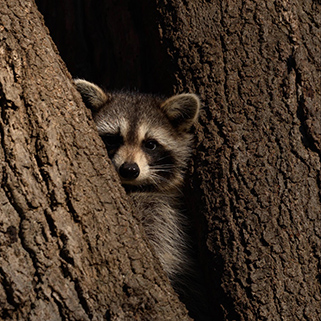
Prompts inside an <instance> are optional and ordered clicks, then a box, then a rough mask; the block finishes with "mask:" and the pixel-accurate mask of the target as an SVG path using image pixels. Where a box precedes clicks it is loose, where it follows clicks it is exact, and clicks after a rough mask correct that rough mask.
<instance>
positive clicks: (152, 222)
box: [130, 193, 189, 281]
mask: <svg viewBox="0 0 321 321" xmlns="http://www.w3.org/2000/svg"><path fill="white" fill-rule="evenodd" d="M130 196H131V198H132V200H133V202H134V205H135V208H136V215H137V216H138V218H139V219H140V221H141V223H142V225H143V227H144V230H145V234H146V236H147V237H148V239H149V241H150V243H151V244H152V246H153V247H154V250H155V253H156V255H157V256H158V258H159V260H160V262H161V264H162V266H163V268H164V270H165V272H166V273H167V275H168V277H169V278H170V280H172V281H174V280H175V276H177V274H180V273H182V272H183V271H184V269H186V267H187V266H188V265H189V264H188V259H187V253H186V252H187V251H186V250H187V241H186V235H185V233H184V228H185V227H186V223H185V218H184V216H183V215H181V214H180V211H178V209H177V199H176V198H175V197H171V196H166V195H160V194H151V193H132V194H130Z"/></svg>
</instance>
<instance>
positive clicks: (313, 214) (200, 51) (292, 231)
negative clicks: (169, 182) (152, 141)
mask: <svg viewBox="0 0 321 321" xmlns="http://www.w3.org/2000/svg"><path fill="white" fill-rule="evenodd" d="M158 8H159V12H160V16H161V18H160V25H161V31H162V35H163V38H162V40H163V41H164V43H165V45H166V46H167V47H168V48H170V50H169V51H170V55H171V56H172V58H173V60H174V61H175V62H176V66H177V69H176V71H175V74H174V75H175V77H176V89H177V91H183V90H191V91H197V92H199V94H200V95H201V97H202V98H203V101H204V110H203V114H202V118H201V125H202V126H201V127H200V128H198V141H197V152H196V155H195V164H194V168H195V169H194V173H193V178H194V180H193V185H192V188H193V191H194V193H190V195H189V199H190V200H192V203H194V204H197V205H199V206H195V207H194V213H196V214H197V215H200V216H202V215H204V216H205V218H206V222H207V227H206V232H205V233H206V235H205V236H204V242H203V246H204V244H206V245H207V249H208V250H209V253H208V252H207V253H208V254H207V255H206V257H205V258H204V257H203V259H205V262H206V265H207V266H208V273H209V278H210V280H211V282H210V284H211V285H212V293H213V297H212V298H213V299H212V300H213V301H212V303H213V306H214V305H215V303H216V306H217V307H218V306H221V307H222V308H223V313H224V317H223V319H224V320H320V315H321V302H320V300H321V297H320V252H321V243H320V237H321V234H320V233H321V223H320V222H321V215H320V214H321V203H320V144H321V135H320V134H321V133H320V120H321V114H320V113H321V94H320V88H321V81H320V80H321V77H320V70H321V66H320V56H321V33H320V27H321V20H320V9H321V5H320V2H317V1H302V2H298V1H275V2H271V1H267V2H266V1H264V2H262V1H214V2H208V1H198V2H197V3H196V2H193V1H180V0H177V1H176V0H173V1H161V0H160V1H158ZM203 230H204V229H203ZM204 256H205V255H204Z"/></svg>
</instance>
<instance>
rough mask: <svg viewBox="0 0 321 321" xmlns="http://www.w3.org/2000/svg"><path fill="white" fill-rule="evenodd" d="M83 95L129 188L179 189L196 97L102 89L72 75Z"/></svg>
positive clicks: (197, 106)
mask: <svg viewBox="0 0 321 321" xmlns="http://www.w3.org/2000/svg"><path fill="white" fill-rule="evenodd" d="M75 84H76V86H77V89H78V91H79V92H80V93H81V95H82V98H83V100H84V102H85V104H86V105H87V107H89V108H90V109H91V110H92V112H93V117H94V120H95V122H96V125H97V129H98V132H99V134H100V136H101V138H102V140H103V141H104V143H105V145H106V148H107V152H108V155H109V157H110V159H111V160H112V162H113V164H114V166H115V168H116V170H117V172H118V174H119V176H120V179H121V182H122V184H123V185H124V186H125V188H126V189H127V190H128V191H137V190H138V191H147V190H148V191H164V190H171V189H177V188H179V186H180V185H181V183H182V181H183V173H184V170H185V167H186V164H187V160H188V158H189V156H190V144H191V134H190V133H189V130H190V127H191V126H192V124H193V123H194V122H195V121H196V119H197V117H198V113H199V108H200V102H199V99H198V97H197V96H196V95H194V94H181V95H176V96H173V97H171V98H169V99H163V98H162V97H157V96H153V95H146V94H139V93H132V92H115V93H105V92H103V91H102V90H101V89H100V88H99V87H98V86H96V85H95V84H92V83H90V82H88V81H86V80H81V79H76V80H75Z"/></svg>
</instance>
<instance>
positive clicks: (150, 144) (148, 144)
mask: <svg viewBox="0 0 321 321" xmlns="http://www.w3.org/2000/svg"><path fill="white" fill-rule="evenodd" d="M157 146H158V142H157V141H156V140H154V139H149V140H146V141H145V143H144V147H145V148H147V149H149V150H155V149H156V148H157Z"/></svg>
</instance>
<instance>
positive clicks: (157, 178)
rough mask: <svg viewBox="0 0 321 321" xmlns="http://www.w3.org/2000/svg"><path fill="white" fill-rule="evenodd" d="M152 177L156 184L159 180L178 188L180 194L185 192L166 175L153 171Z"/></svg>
mask: <svg viewBox="0 0 321 321" xmlns="http://www.w3.org/2000/svg"><path fill="white" fill-rule="evenodd" d="M150 179H151V180H152V181H153V183H154V185H157V183H158V182H159V181H163V182H165V183H166V184H167V185H168V186H169V187H173V188H174V189H176V190H177V191H178V192H179V194H183V192H182V190H181V189H180V188H179V186H177V184H175V183H173V182H172V181H171V180H170V179H167V178H166V177H163V176H160V175H157V173H155V172H151V176H150Z"/></svg>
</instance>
